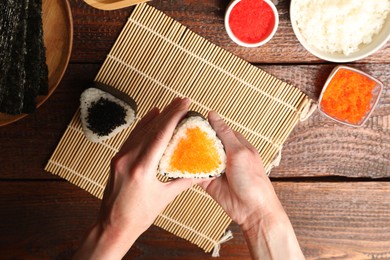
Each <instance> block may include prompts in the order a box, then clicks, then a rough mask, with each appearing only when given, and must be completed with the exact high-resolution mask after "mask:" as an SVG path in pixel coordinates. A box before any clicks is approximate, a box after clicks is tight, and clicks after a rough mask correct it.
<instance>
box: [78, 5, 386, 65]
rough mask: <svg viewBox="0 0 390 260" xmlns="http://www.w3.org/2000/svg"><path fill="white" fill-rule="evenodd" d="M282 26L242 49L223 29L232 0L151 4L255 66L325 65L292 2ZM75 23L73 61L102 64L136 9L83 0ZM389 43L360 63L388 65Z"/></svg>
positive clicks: (281, 8)
mask: <svg viewBox="0 0 390 260" xmlns="http://www.w3.org/2000/svg"><path fill="white" fill-rule="evenodd" d="M278 2H279V3H278V5H277V9H278V12H279V17H280V23H279V27H278V30H277V32H276V34H275V36H274V37H273V39H272V40H271V41H270V42H269V43H267V44H266V45H264V46H261V47H259V48H244V47H240V46H238V45H237V44H235V43H234V42H233V41H231V40H230V39H229V37H228V35H227V33H226V31H225V28H224V13H225V10H226V7H227V5H228V3H229V1H224V0H210V1H205V0H202V1H190V0H154V1H151V2H150V5H152V6H154V7H156V8H157V9H159V10H161V11H163V12H164V13H166V14H167V15H169V16H171V17H172V18H174V19H175V20H177V21H179V22H181V23H182V24H184V25H185V26H187V27H188V28H189V29H190V30H192V31H194V32H195V33H197V34H199V35H201V36H202V37H205V38H206V39H207V40H209V41H211V42H212V43H215V44H216V45H218V46H221V47H223V48H224V49H226V50H228V51H230V52H232V53H233V54H236V55H237V56H239V57H241V58H243V59H245V60H247V61H249V62H252V63H272V64H276V63H298V64H301V63H304V62H312V63H324V61H322V60H320V59H318V58H316V57H315V56H313V55H311V54H310V53H309V52H307V51H306V50H305V49H304V48H303V47H302V46H301V45H300V43H299V42H298V40H297V38H296V37H295V35H294V32H293V30H292V28H291V22H290V16H289V2H290V1H288V0H285V1H278ZM71 5H72V11H73V18H74V20H75V24H74V50H73V54H72V57H71V60H72V61H74V62H101V61H103V60H104V59H105V54H106V53H108V51H109V50H110V49H111V47H112V45H113V43H114V40H115V39H116V36H117V35H119V33H120V31H121V30H122V27H123V26H124V24H125V22H126V19H127V17H128V16H129V15H130V13H131V11H132V10H133V7H129V8H124V9H120V10H115V11H110V12H107V11H101V10H97V9H94V8H92V7H90V6H88V5H87V4H85V3H84V2H83V0H73V1H71ZM389 55H390V44H389V43H387V44H386V46H384V48H383V49H382V50H380V51H378V52H377V53H375V54H374V55H372V56H370V57H367V58H366V59H363V60H360V61H359V63H367V62H370V63H382V62H387V61H388V57H389Z"/></svg>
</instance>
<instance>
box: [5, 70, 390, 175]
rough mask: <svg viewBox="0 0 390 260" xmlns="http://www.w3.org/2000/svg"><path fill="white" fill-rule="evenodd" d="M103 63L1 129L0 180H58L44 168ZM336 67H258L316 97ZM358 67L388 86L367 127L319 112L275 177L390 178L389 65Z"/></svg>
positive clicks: (293, 140) (74, 75)
mask: <svg viewBox="0 0 390 260" xmlns="http://www.w3.org/2000/svg"><path fill="white" fill-rule="evenodd" d="M100 66H101V65H100V64H70V65H69V68H68V70H67V72H66V74H65V76H64V78H63V80H62V82H61V84H60V85H59V86H58V88H57V90H56V91H55V92H54V94H53V95H52V97H51V98H50V99H49V100H48V101H47V102H46V103H45V104H44V105H43V106H42V107H41V108H40V109H38V110H37V111H36V112H35V113H34V114H32V115H31V116H29V117H27V118H24V119H23V120H21V121H19V122H16V123H14V124H12V125H9V126H4V127H0V141H1V144H2V145H1V146H0V158H1V166H0V178H5V179H53V178H56V177H53V176H51V175H50V174H46V173H45V172H44V171H43V167H44V165H45V164H46V162H47V160H49V158H50V155H51V154H52V152H53V151H54V149H55V147H56V145H57V143H58V142H59V140H60V138H61V136H62V134H63V132H64V131H65V129H66V126H67V125H68V123H69V122H70V120H71V118H72V116H73V114H74V112H75V111H76V109H77V107H78V105H79V97H80V94H81V92H82V91H83V90H84V89H85V88H87V86H89V85H88V84H90V82H92V80H93V78H94V77H95V76H96V74H97V72H98V70H99V68H100ZM334 66H335V65H298V66H289V65H261V66H259V67H260V68H261V69H263V70H265V71H266V72H268V73H270V74H272V75H274V76H276V77H278V78H280V79H282V80H284V81H287V82H289V83H291V84H293V85H295V86H297V87H298V88H300V89H301V90H302V91H303V92H305V93H306V94H307V95H308V96H309V97H310V98H312V99H314V100H317V99H318V97H319V95H320V92H321V88H322V85H323V84H324V83H325V81H326V78H327V76H328V75H329V73H330V71H331V70H332V69H333V67H334ZM353 66H354V67H356V68H358V69H362V70H364V71H366V72H367V73H369V74H371V75H373V76H375V77H377V78H378V79H380V80H381V81H382V82H383V83H384V86H385V89H384V91H383V93H382V96H381V99H380V102H379V105H378V107H377V109H376V110H375V111H374V113H373V115H372V117H371V119H369V121H368V122H367V125H365V126H364V127H363V128H360V129H355V128H351V127H347V126H343V125H340V124H338V123H336V122H333V121H331V120H330V119H327V118H325V117H323V116H321V115H320V114H319V113H318V112H315V113H314V114H313V116H312V117H311V118H309V119H308V120H307V121H305V122H301V123H298V125H297V126H296V128H295V129H294V131H293V132H292V133H291V135H290V136H289V138H288V139H287V141H286V143H285V145H284V148H283V152H282V161H281V165H280V166H279V167H277V168H274V169H273V170H272V173H271V177H274V178H280V177H302V176H345V177H376V178H380V177H390V169H389V167H390V154H389V152H388V151H389V150H390V148H389V145H390V134H389V133H390V65H389V64H383V65H380V64H371V65H370V64H354V65H353ZM37 148H39V149H37ZM25 158H29V159H28V160H26V159H25ZM27 169H28V170H27Z"/></svg>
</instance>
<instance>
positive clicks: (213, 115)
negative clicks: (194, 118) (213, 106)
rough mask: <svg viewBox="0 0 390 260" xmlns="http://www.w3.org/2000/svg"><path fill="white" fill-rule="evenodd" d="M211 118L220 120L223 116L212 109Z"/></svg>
mask: <svg viewBox="0 0 390 260" xmlns="http://www.w3.org/2000/svg"><path fill="white" fill-rule="evenodd" d="M209 118H210V119H211V120H220V119H221V116H220V115H219V114H218V113H217V112H215V111H210V112H209Z"/></svg>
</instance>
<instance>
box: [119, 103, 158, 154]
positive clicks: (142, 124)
mask: <svg viewBox="0 0 390 260" xmlns="http://www.w3.org/2000/svg"><path fill="white" fill-rule="evenodd" d="M159 114H160V110H159V109H158V108H157V107H154V108H152V109H151V110H149V112H147V113H146V114H145V115H144V117H142V118H141V120H140V121H139V122H138V123H137V125H136V126H135V128H134V129H133V131H132V132H131V133H130V136H129V137H128V138H127V140H126V141H125V142H124V143H123V145H122V148H121V149H120V150H121V151H122V152H123V151H127V150H128V149H129V148H130V146H132V145H133V142H134V141H135V140H137V139H141V137H139V135H140V133H142V132H144V129H145V128H146V127H147V125H148V124H150V123H151V122H152V121H153V120H154V119H155V118H156V117H157V116H158V115H159Z"/></svg>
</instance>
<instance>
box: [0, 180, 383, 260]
mask: <svg viewBox="0 0 390 260" xmlns="http://www.w3.org/2000/svg"><path fill="white" fill-rule="evenodd" d="M273 185H274V187H275V189H276V192H277V194H278V196H279V197H280V199H281V202H282V204H283V206H284V207H285V210H286V211H287V213H288V215H289V216H290V219H291V222H292V224H293V226H294V229H295V232H296V234H297V236H298V240H299V242H300V245H301V247H302V249H303V252H304V254H305V256H306V257H307V259H325V258H337V259H341V258H343V259H373V258H381V259H386V258H390V182H351V183H348V182H321V183H320V182H277V181H276V182H273ZM367 194H370V196H369V197H368V196H367ZM340 195H341V196H340ZM99 207H100V201H99V200H98V199H96V198H94V197H93V196H91V195H90V194H88V193H87V192H85V191H83V190H81V189H79V188H77V187H76V186H74V185H71V184H69V183H67V182H63V181H45V182H43V181H30V182H13V181H8V182H1V183H0V209H1V211H0V212H1V222H0V252H1V256H2V257H1V258H2V259H26V258H28V259H69V258H70V257H71V256H72V255H73V253H74V251H75V250H76V249H77V248H78V246H79V244H80V241H81V239H82V237H83V236H84V234H85V233H86V232H87V230H88V228H89V227H90V226H91V225H92V224H93V223H94V221H95V220H96V217H97V214H98V211H99ZM229 229H231V230H232V231H233V234H234V238H233V239H232V240H230V241H228V242H226V243H225V244H222V249H221V252H220V254H221V259H249V252H248V249H247V247H246V244H245V240H244V238H243V236H242V234H241V232H240V230H239V227H238V226H237V225H236V224H232V225H231V226H230V227H229ZM125 259H212V258H211V256H210V255H209V254H205V253H204V252H203V251H202V250H201V249H199V248H198V247H196V246H194V245H192V244H190V243H189V242H187V241H185V240H183V239H181V238H178V237H176V236H174V235H172V234H170V233H168V232H166V231H164V230H162V229H160V228H157V227H151V228H150V229H149V230H148V231H146V232H145V233H144V234H143V235H142V236H141V237H140V238H139V239H138V240H137V241H136V243H135V245H134V246H133V247H132V248H131V249H130V251H129V252H128V254H127V256H126V257H125Z"/></svg>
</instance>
